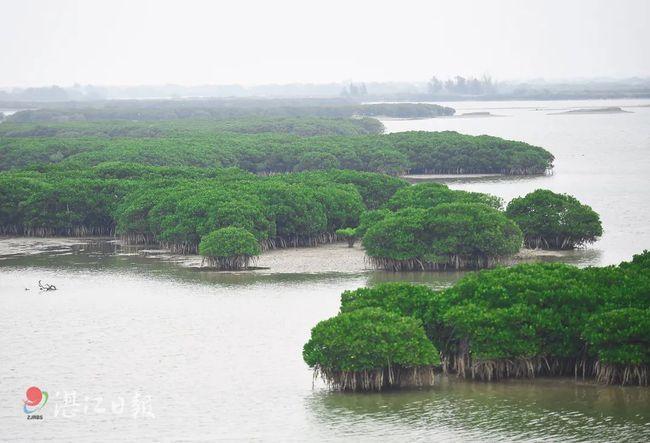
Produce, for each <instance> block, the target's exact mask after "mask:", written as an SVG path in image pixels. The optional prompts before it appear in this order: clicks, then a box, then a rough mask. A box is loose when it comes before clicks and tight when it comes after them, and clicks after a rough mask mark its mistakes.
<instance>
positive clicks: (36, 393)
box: [23, 386, 48, 414]
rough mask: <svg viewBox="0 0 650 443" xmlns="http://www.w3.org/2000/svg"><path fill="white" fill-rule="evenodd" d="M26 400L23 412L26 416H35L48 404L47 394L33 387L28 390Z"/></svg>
mask: <svg viewBox="0 0 650 443" xmlns="http://www.w3.org/2000/svg"><path fill="white" fill-rule="evenodd" d="M25 397H26V398H27V399H26V400H23V403H25V404H24V405H23V412H25V414H33V413H34V412H36V411H38V410H40V409H41V408H43V406H45V403H47V398H48V395H47V392H45V391H41V390H40V389H39V388H37V387H36V386H32V387H31V388H28V389H27V392H26V393H25Z"/></svg>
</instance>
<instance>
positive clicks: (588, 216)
mask: <svg viewBox="0 0 650 443" xmlns="http://www.w3.org/2000/svg"><path fill="white" fill-rule="evenodd" d="M540 196H543V198H540ZM557 202H561V204H557ZM502 206H503V202H502V201H501V200H500V199H499V198H497V197H494V196H491V195H487V194H481V193H475V192H465V191H455V190H451V189H449V188H448V187H447V186H445V185H442V184H438V183H423V184H417V185H413V186H409V187H405V188H401V189H399V190H398V191H397V192H396V193H395V194H394V195H393V196H392V197H391V198H390V199H389V200H388V201H387V202H386V204H385V205H384V206H383V207H382V208H380V209H378V210H375V211H369V212H365V213H364V214H362V215H361V217H360V224H359V225H358V226H357V227H355V228H354V229H352V228H351V227H347V229H341V230H339V231H337V234H339V236H341V237H343V238H345V239H347V240H348V243H349V245H350V246H352V245H353V244H354V242H355V240H356V239H358V238H362V241H363V246H364V248H365V250H366V254H367V255H368V258H369V261H370V262H371V263H372V264H373V265H374V266H375V267H377V268H380V269H386V270H392V271H413V270H444V269H479V268H489V267H493V266H494V265H496V264H499V263H503V262H504V261H505V260H508V258H509V257H510V256H512V255H513V254H515V253H517V252H518V251H519V250H520V248H521V245H522V241H524V242H525V243H526V244H527V245H529V246H532V247H543V248H549V249H554V248H558V249H559V248H565V249H566V248H573V247H575V246H577V245H582V244H584V243H587V242H592V241H595V240H596V239H597V238H598V236H600V235H601V234H602V227H601V224H600V219H599V217H598V214H596V213H595V212H594V211H593V210H592V209H591V208H590V207H589V206H586V205H582V204H581V203H580V202H578V201H577V200H576V199H575V198H573V197H570V196H567V195H563V194H555V193H553V192H551V191H546V190H538V191H535V192H533V193H531V194H529V195H527V196H525V197H523V198H518V199H514V200H513V201H512V202H510V204H508V207H507V208H506V210H505V211H503V210H502ZM568 233H570V234H568ZM556 239H562V242H561V243H557V242H556Z"/></svg>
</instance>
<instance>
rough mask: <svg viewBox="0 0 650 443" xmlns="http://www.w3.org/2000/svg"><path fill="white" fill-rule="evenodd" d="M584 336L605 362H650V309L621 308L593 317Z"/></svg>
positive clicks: (637, 363) (635, 363)
mask: <svg viewBox="0 0 650 443" xmlns="http://www.w3.org/2000/svg"><path fill="white" fill-rule="evenodd" d="M583 335H584V337H585V339H586V341H587V342H588V343H589V345H590V346H592V348H593V349H594V351H596V352H597V354H598V357H599V358H600V360H601V361H602V362H604V363H611V364H625V365H627V364H634V365H639V364H648V363H650V308H646V309H639V308H621V309H613V310H611V311H607V312H603V313H599V314H596V315H593V316H592V317H591V318H590V319H589V321H588V322H587V324H586V325H585V330H584V333H583Z"/></svg>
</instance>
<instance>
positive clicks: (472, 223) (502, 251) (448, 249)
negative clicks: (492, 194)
mask: <svg viewBox="0 0 650 443" xmlns="http://www.w3.org/2000/svg"><path fill="white" fill-rule="evenodd" d="M521 240H522V235H521V231H520V230H519V228H518V227H517V226H516V225H515V224H514V223H513V222H512V221H510V220H508V219H507V218H506V217H505V215H504V214H503V213H501V212H500V211H497V210H496V209H493V208H490V207H488V206H486V205H483V204H476V203H445V204H440V205H438V206H435V207H433V208H431V209H404V210H401V211H398V212H396V213H393V214H391V215H388V216H387V217H385V218H384V219H383V220H381V221H379V222H377V223H374V224H372V225H371V226H370V228H369V229H368V231H367V232H366V234H365V235H364V237H363V245H364V247H365V248H366V253H367V254H368V256H369V257H370V260H371V261H372V262H373V263H374V264H375V265H376V266H378V267H380V268H383V269H391V270H418V269H419V270H426V269H448V268H451V269H461V268H482V267H490V266H493V265H494V264H496V263H497V262H499V261H500V260H502V259H503V258H505V257H507V256H509V255H512V254H514V253H516V252H517V251H518V250H519V248H520V246H521Z"/></svg>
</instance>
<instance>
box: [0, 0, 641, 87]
mask: <svg viewBox="0 0 650 443" xmlns="http://www.w3.org/2000/svg"><path fill="white" fill-rule="evenodd" d="M486 73H487V74H490V75H492V76H493V77H496V78H498V79H523V78H540V77H544V78H547V79H559V78H576V77H627V76H645V77H648V76H650V0H607V1H605V0H584V1H581V0H561V1H560V0H558V1H555V0H552V1H549V0H526V1H524V0H521V1H517V0H508V1H506V0H503V1H500V0H476V1H459V0H453V1H452V0H444V1H434V0H428V1H410V0H394V1H378V0H374V1H358V0H355V1H352V0H346V1H338V0H324V1H316V0H299V1H289V0H287V1H284V0H266V1H246V0H229V1H216V0H214V1H198V0H180V1H178V0H169V1H166V0H155V1H154V0H152V1H146V0H124V1H123V0H107V1H104V0H101V1H100V0H79V1H74V0H49V1H48V0H0V86H31V85H48V84H60V85H70V84H72V83H75V82H77V83H82V84H86V83H93V84H103V85H133V84H163V83H178V84H188V85H194V84H225V83H240V84H261V83H291V82H315V83H325V82H330V81H342V80H353V81H375V80H377V81H387V80H426V79H428V78H429V77H431V75H433V74H435V75H437V76H439V77H443V78H444V77H448V76H452V75H456V74H460V75H466V76H467V75H474V76H479V75H482V74H486Z"/></svg>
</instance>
